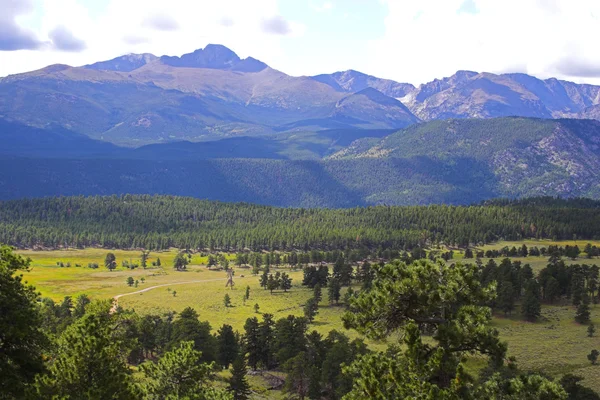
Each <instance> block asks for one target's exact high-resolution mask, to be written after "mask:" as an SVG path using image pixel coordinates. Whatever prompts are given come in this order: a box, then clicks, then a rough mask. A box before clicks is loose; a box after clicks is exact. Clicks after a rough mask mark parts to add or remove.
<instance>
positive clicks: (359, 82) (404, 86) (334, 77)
mask: <svg viewBox="0 0 600 400" xmlns="http://www.w3.org/2000/svg"><path fill="white" fill-rule="evenodd" d="M312 79H314V80H316V81H318V82H321V83H324V84H326V85H329V86H331V87H332V88H334V89H335V90H337V91H340V92H348V93H354V92H360V91H362V90H365V89H367V88H373V89H376V90H378V91H380V92H381V93H383V94H385V95H386V96H389V97H393V98H396V99H397V98H401V97H404V96H406V95H407V94H409V93H411V92H413V91H414V90H415V89H416V88H415V87H414V86H413V85H411V84H410V83H398V82H395V81H392V80H389V79H381V78H377V77H375V76H371V75H367V74H363V73H362V72H358V71H354V70H348V71H342V72H335V73H333V74H322V75H316V76H313V77H312Z"/></svg>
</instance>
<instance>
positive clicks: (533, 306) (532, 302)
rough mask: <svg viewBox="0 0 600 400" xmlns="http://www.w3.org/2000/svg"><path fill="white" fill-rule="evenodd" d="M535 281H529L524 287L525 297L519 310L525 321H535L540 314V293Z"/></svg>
mask: <svg viewBox="0 0 600 400" xmlns="http://www.w3.org/2000/svg"><path fill="white" fill-rule="evenodd" d="M539 292H540V291H539V287H538V284H537V282H535V281H531V282H529V284H528V285H527V288H526V289H525V297H524V298H523V304H521V312H522V313H523V317H525V319H526V320H527V321H531V322H534V321H537V319H538V318H539V317H540V315H542V306H541V304H540V293H539Z"/></svg>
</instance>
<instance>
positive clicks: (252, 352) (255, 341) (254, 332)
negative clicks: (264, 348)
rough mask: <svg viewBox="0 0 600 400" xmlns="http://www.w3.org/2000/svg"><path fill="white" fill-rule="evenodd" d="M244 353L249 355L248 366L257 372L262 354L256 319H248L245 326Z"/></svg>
mask: <svg viewBox="0 0 600 400" xmlns="http://www.w3.org/2000/svg"><path fill="white" fill-rule="evenodd" d="M257 305H258V304H257ZM244 351H245V352H246V353H247V354H248V364H249V365H250V367H251V368H252V369H254V370H255V369H256V368H257V367H258V363H259V361H260V352H261V348H260V337H259V323H258V319H257V318H256V317H252V318H248V319H247V320H246V323H245V324H244Z"/></svg>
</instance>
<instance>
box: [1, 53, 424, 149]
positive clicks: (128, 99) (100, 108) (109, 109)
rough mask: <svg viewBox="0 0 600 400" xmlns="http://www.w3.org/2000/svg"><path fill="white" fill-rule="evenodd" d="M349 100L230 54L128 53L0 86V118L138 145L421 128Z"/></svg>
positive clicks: (375, 102)
mask: <svg viewBox="0 0 600 400" xmlns="http://www.w3.org/2000/svg"><path fill="white" fill-rule="evenodd" d="M351 95H352V94H351V93H345V92H339V91H337V90H335V89H333V88H332V87H330V86H328V85H326V84H323V83H320V82H317V81H315V80H314V79H311V78H309V77H292V76H288V75H286V74H284V73H282V72H279V71H276V70H274V69H272V68H269V67H268V66H267V65H266V64H264V63H262V62H260V61H258V60H255V59H253V58H246V59H240V58H239V57H238V56H237V55H236V54H235V53H234V52H233V51H231V50H229V49H227V48H226V47H224V46H219V45H208V46H206V48H204V49H200V50H197V51H194V52H193V53H190V54H184V55H183V56H181V57H167V56H163V57H160V58H155V57H154V56H152V55H148V54H143V55H128V56H123V57H119V58H116V59H113V60H110V61H106V62H100V63H96V64H91V65H88V66H84V67H79V68H74V67H69V66H64V65H57V66H50V67H47V68H44V69H42V70H38V71H33V72H29V73H24V74H18V75H13V76H9V77H6V78H3V79H1V80H0V117H3V118H9V119H12V120H14V121H17V122H21V123H24V124H28V125H32V126H36V127H44V126H47V125H48V124H54V125H58V126H61V127H64V128H65V129H68V130H71V131H74V132H77V133H82V134H85V135H87V136H90V137H92V138H95V139H100V140H106V141H110V142H112V143H117V144H121V145H130V146H132V145H133V146H139V145H143V144H147V143H160V142H166V141H172V140H190V141H197V140H207V139H219V138H223V137H231V136H242V135H243V136H248V135H265V134H271V133H273V132H277V131H284V130H289V129H292V130H298V129H302V130H305V129H306V127H307V126H310V127H311V129H313V130H315V131H316V130H321V129H324V128H325V129H326V128H337V129H352V128H357V127H358V128H369V129H391V128H402V127H405V126H407V125H409V124H411V123H414V122H416V121H418V119H417V118H416V117H414V116H413V115H412V114H411V112H410V111H409V110H408V109H407V108H405V107H403V106H402V105H401V104H399V103H397V104H396V103H395V105H394V106H392V107H390V105H389V104H387V103H386V101H388V103H389V101H393V99H391V98H389V99H387V100H386V101H383V100H382V98H381V97H382V96H383V97H385V96H384V95H381V96H379V97H378V98H374V97H373V96H360V99H361V100H360V101H351V102H352V103H353V106H352V110H353V112H354V111H358V113H357V114H360V118H348V117H347V116H346V115H345V114H344V113H343V110H339V109H338V108H337V105H338V104H339V103H340V101H343V100H344V99H345V98H347V97H350V96H351Z"/></svg>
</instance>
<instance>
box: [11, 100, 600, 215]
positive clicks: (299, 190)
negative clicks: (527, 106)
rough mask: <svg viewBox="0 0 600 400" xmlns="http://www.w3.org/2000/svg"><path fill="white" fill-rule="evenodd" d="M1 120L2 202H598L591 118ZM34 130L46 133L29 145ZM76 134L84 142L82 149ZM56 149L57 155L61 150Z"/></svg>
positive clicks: (597, 145) (596, 142)
mask: <svg viewBox="0 0 600 400" xmlns="http://www.w3.org/2000/svg"><path fill="white" fill-rule="evenodd" d="M377 93H378V92H371V93H369V92H367V94H368V95H371V94H372V95H376V94H377ZM2 127H5V128H6V127H8V128H6V131H5V130H4V128H2ZM0 128H1V129H0V139H1V140H2V141H3V143H11V145H12V147H10V146H7V147H6V149H4V150H3V151H2V150H0V154H1V155H2V157H0V171H3V173H2V174H0V199H8V198H20V197H42V196H57V195H93V194H104V195H107V194H123V193H148V194H154V193H161V194H174V195H185V196H193V197H200V198H207V199H212V200H222V201H245V202H254V203H260V204H270V205H277V206H286V207H287V206H303V207H354V206H365V205H374V204H390V205H391V204H399V205H407V204H431V203H446V204H470V203H474V202H480V201H483V200H486V199H490V198H497V197H525V196H538V195H550V196H560V197H575V196H585V197H591V198H595V199H600V183H599V182H600V121H593V120H576V119H557V120H549V119H535V118H522V117H518V118H517V117H505V118H494V119H455V120H446V121H431V122H426V123H419V124H415V125H411V126H409V127H407V128H405V129H402V130H400V131H396V132H392V133H391V132H390V131H389V130H388V131H386V130H371V131H366V130H359V129H355V130H328V131H321V132H318V133H314V132H286V133H280V134H277V135H272V136H266V137H245V138H242V137H240V138H227V139H223V140H218V141H211V142H200V143H189V142H178V143H164V144H152V145H148V146H143V147H140V148H137V149H131V148H121V147H116V146H113V145H110V144H107V143H104V142H101V141H95V140H91V139H88V138H86V137H84V136H83V137H82V135H79V134H76V133H72V132H68V131H64V130H62V128H54V131H49V132H47V133H44V132H43V131H40V130H39V129H32V128H31V127H23V126H20V127H16V126H12V127H11V126H10V124H8V123H4V125H3V124H0ZM11 135H12V136H11ZM44 135H46V136H44ZM50 135H54V136H50ZM40 137H49V138H52V140H50V141H49V142H40V143H39V144H37V145H36V141H37V140H39V138H40ZM350 138H353V139H356V140H354V141H353V142H351V143H349V139H350ZM59 139H60V140H59ZM77 140H80V141H81V142H77ZM19 141H20V143H22V145H20V146H18V145H16V144H15V143H18V142H19ZM73 143H83V144H85V146H88V147H87V148H82V150H81V151H80V152H79V153H78V151H77V146H78V145H79V144H77V146H75V145H73ZM29 145H31V149H30V150H28V146H29ZM36 146H37V147H36ZM61 146H62V147H64V149H65V151H64V154H65V156H64V157H57V156H56V154H61V153H60V150H58V149H57V148H58V147H61ZM69 146H70V147H69ZM100 146H105V147H100Z"/></svg>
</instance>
